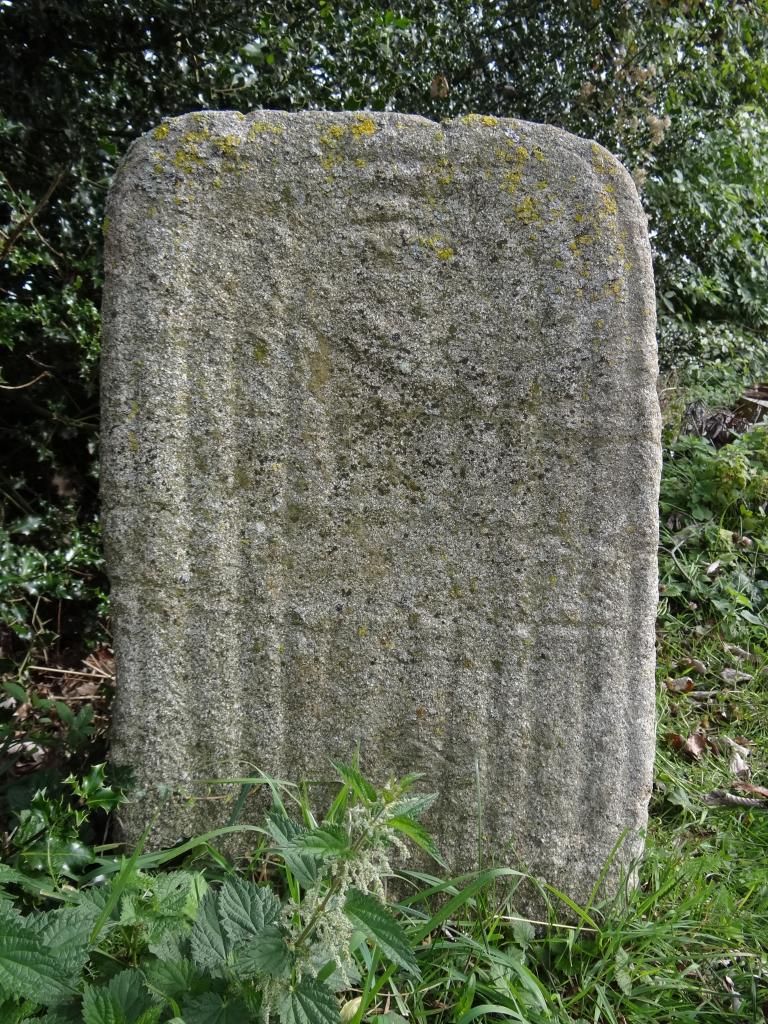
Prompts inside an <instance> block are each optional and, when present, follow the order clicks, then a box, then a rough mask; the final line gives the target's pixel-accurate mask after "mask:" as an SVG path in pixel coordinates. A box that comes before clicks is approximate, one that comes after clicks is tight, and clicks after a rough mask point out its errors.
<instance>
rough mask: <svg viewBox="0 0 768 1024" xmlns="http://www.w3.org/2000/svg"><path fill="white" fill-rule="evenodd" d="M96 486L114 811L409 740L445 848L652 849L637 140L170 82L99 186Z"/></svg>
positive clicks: (544, 856) (513, 857)
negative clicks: (100, 371) (631, 155)
mask: <svg viewBox="0 0 768 1024" xmlns="http://www.w3.org/2000/svg"><path fill="white" fill-rule="evenodd" d="M105 232H106V233H107V252H106V270H107V283H106V297H105V302H104V341H105V353H104V376H103V396H104V426H103V473H104V483H103V498H104V531H105V536H106V545H107V548H106V550H107V560H108V568H109V573H110V576H111V580H112V590H113V602H114V603H113V608H114V625H115V648H116V656H117V666H118V668H117V672H118V699H117V706H116V711H115V723H114V733H113V751H114V759H115V761H116V762H118V763H128V764H130V765H132V766H133V767H134V769H135V772H136V775H137V777H138V782H139V787H140V788H139V791H138V795H137V797H136V799H135V801H134V803H133V804H132V805H130V806H129V808H128V811H127V813H126V814H125V816H124V827H125V831H126V833H127V835H128V837H129V838H135V837H136V836H137V835H138V834H140V833H141V831H142V830H143V828H144V826H145V824H146V822H147V821H149V820H150V818H151V815H152V813H153V811H154V809H155V808H156V807H159V806H161V805H162V807H163V810H162V813H161V814H160V817H159V819H158V821H157V823H156V825H155V828H154V833H153V836H152V838H153V841H154V842H155V843H161V842H162V843H171V842H173V841H174V840H176V839H178V838H179V837H180V836H184V835H189V834H191V833H193V832H194V831H196V830H202V829H205V828H208V827H211V826H212V825H215V824H217V823H222V822H223V821H224V820H226V817H227V815H228V813H229V811H230V808H229V807H226V806H222V805H221V803H217V802H216V801H202V802H196V803H192V804H190V803H189V802H188V801H187V802H185V801H184V800H183V799H178V798H177V799H175V800H172V801H171V802H170V803H168V802H166V803H163V802H162V794H161V790H162V789H163V788H166V789H167V787H172V788H173V789H174V790H176V791H179V792H181V793H182V794H189V793H199V792H201V791H202V790H203V789H204V788H205V787H204V786H201V784H200V781H199V780H204V779H206V778H211V777H222V776H242V775H249V774H253V771H254V768H256V767H258V768H260V769H263V770H265V771H267V772H268V773H270V774H272V775H276V776H278V777H282V778H286V779H292V780H300V779H302V778H303V779H309V780H313V781H317V782H328V781H330V779H331V778H332V777H333V773H332V770H331V769H330V766H329V758H339V759H349V758H350V756H351V755H352V753H353V751H354V750H355V748H356V746H357V745H359V747H360V750H361V757H362V764H363V767H364V768H365V770H367V772H368V773H369V774H370V775H371V776H372V777H373V778H374V779H375V780H377V781H378V782H384V781H385V780H386V779H387V777H389V776H390V775H392V774H400V773H404V772H406V771H414V770H415V771H422V772H424V773H425V775H426V780H425V783H424V785H425V787H427V788H432V789H435V790H438V791H439V793H440V799H439V801H438V803H437V805H436V809H435V811H434V813H433V816H432V819H431V822H430V824H431V826H432V828H433V830H434V831H435V832H436V834H437V838H438V843H439V846H440V847H441V848H442V850H443V851H444V853H445V855H446V856H447V859H448V861H449V862H450V863H451V865H452V866H453V867H455V868H457V869H459V868H466V867H471V866H472V865H473V863H475V861H476V858H477V853H478V844H479V845H480V846H481V847H482V851H483V854H482V855H483V858H484V859H485V860H486V861H497V862H498V861H501V862H504V863H508V864H517V865H525V866H528V867H529V868H530V869H531V870H532V871H533V872H535V873H536V874H537V875H539V876H542V877H544V878H546V879H547V880H548V881H549V882H551V883H552V884H553V885H555V886H557V887H558V888H560V889H563V890H565V891H566V892H568V893H570V894H571V896H573V897H574V898H575V899H577V900H581V901H583V900H585V899H586V898H587V897H588V895H589V893H590V891H591V889H592V887H593V885H594V883H595V880H596V879H597V878H598V876H599V873H600V870H601V868H602V866H603V864H604V862H605V861H606V858H608V856H609V854H610V853H611V850H612V848H613V847H614V844H616V843H617V842H621V837H622V836H624V837H625V838H624V841H623V845H622V846H621V850H620V852H619V854H618V856H617V857H616V858H615V861H614V867H613V869H612V871H611V872H609V881H608V885H607V889H608V890H610V889H611V888H612V887H614V888H615V883H616V879H617V874H618V869H619V868H620V867H621V866H626V865H627V864H628V863H629V861H630V860H631V858H633V857H634V856H636V855H637V854H638V853H639V851H640V850H641V848H642V839H641V836H640V830H642V828H643V826H644V825H645V822H646V808H647V801H648V796H649V793H650V786H651V765H652V758H653V749H654V699H653V669H654V632H653V625H654V614H655V607H656V543H657V514H656V498H657V485H658V476H659V461H660V446H659V414H658V409H657V402H656V393H655V379H656V356H655V342H654V293H653V281H652V273H651V262H650V253H649V246H648V240H647V233H646V224H645V217H644V215H643V212H642V209H641V206H640V203H639V202H638V198H637V195H636V193H635V190H634V187H633V184H632V181H631V179H630V178H629V176H628V175H627V173H626V172H625V170H624V169H623V168H622V167H621V165H620V164H619V163H617V161H616V160H615V159H614V158H613V157H612V156H610V154H608V153H607V152H606V151H605V150H603V149H601V148H600V147H599V146H597V145H595V144H594V143H591V142H588V141H584V140H582V139H578V138H575V137H573V136H572V135H568V134H566V133H565V132H563V131H560V130H558V129H555V128H551V127H547V126H544V125H536V124H527V123H524V122H520V121H514V120H497V119H496V118H493V117H482V116H478V115H471V116H469V117H463V118H460V119H459V120H457V121H453V122H451V123H449V124H435V123H432V122H430V121H427V120H424V119H422V118H419V117H411V116H402V115H398V114H378V113H377V114H372V113H358V114H354V113H344V114H331V113H322V112H312V113H299V114H285V113H278V112H273V111H259V112H257V113H254V114H250V115H248V116H243V115H242V114H234V113H224V114H220V113H216V114H213V113H205V114H191V115H186V116H184V117H179V118H176V119H174V120H171V121H168V122H165V123H163V124H162V125H161V126H160V127H159V128H157V129H155V131H153V132H151V133H150V134H148V135H145V136H144V137H143V138H141V139H139V140H138V141H137V142H136V143H135V144H134V146H133V147H132V148H131V150H130V152H129V154H128V156H127V158H126V159H125V161H124V163H123V165H122V168H121V170H120V172H119V174H118V176H117V180H116V182H115V185H114V186H113V189H112V193H111V198H110V202H109V210H108V218H107V221H106V222H105Z"/></svg>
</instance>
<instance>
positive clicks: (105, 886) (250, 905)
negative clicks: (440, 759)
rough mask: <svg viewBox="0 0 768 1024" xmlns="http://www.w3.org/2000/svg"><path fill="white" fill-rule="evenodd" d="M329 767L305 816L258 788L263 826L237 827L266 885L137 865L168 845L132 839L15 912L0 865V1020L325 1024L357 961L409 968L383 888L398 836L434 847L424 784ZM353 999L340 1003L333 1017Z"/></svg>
mask: <svg viewBox="0 0 768 1024" xmlns="http://www.w3.org/2000/svg"><path fill="white" fill-rule="evenodd" d="M335 767H336V770H337V771H338V773H339V774H340V776H341V779H342V787H341V790H340V792H339V794H338V795H337V797H336V799H335V800H334V802H333V804H332V806H331V808H330V810H329V812H328V815H327V816H326V818H325V820H323V821H322V822H321V823H319V824H318V823H317V822H315V820H314V819H312V818H311V816H310V820H309V822H308V823H307V822H304V823H301V824H300V823H298V822H296V821H294V820H292V818H291V817H290V816H289V815H288V813H287V811H286V808H285V804H284V803H283V802H282V800H281V798H280V796H279V791H278V789H277V787H274V786H273V795H274V804H273V808H272V810H271V811H270V812H269V814H268V815H267V820H266V826H265V828H264V829H254V826H237V827H239V828H246V829H249V828H250V829H252V830H255V831H257V832H261V833H263V834H264V835H265V836H266V841H267V844H268V848H267V850H266V860H265V861H263V862H262V867H266V869H267V870H266V871H263V872H262V874H268V875H272V876H274V878H275V884H274V885H272V884H267V883H264V884H257V883H256V882H254V881H252V880H250V879H249V878H247V877H243V876H242V875H238V874H236V873H235V872H234V871H233V870H229V871H228V872H227V874H226V876H225V877H224V880H223V882H222V883H221V884H210V885H209V883H208V882H207V881H206V878H205V876H204V875H203V873H202V872H199V871H194V870H173V871H165V872H162V873H152V872H150V871H146V870H143V866H145V865H147V864H153V863H155V864H157V863H159V862H162V861H167V860H169V859H170V857H172V856H176V857H177V859H178V853H179V852H183V851H168V852H166V853H165V854H163V855H160V857H158V856H157V855H151V854H147V855H145V856H143V857H142V856H141V855H140V847H139V849H137V851H136V852H135V853H134V854H133V855H132V856H131V857H130V858H128V859H126V860H124V861H123V863H122V866H121V867H120V870H119V871H117V872H116V873H115V874H114V876H113V877H112V878H111V879H109V878H107V879H106V880H105V878H104V874H103V873H102V874H101V875H96V876H95V877H94V879H93V882H94V884H92V885H90V886H87V885H86V886H83V887H82V888H81V889H80V890H74V889H72V888H71V886H69V885H68V884H64V885H61V886H59V887H58V889H56V890H55V891H54V892H50V891H49V892H46V893H45V895H46V896H47V897H49V898H50V897H52V896H53V897H54V898H55V899H57V900H58V901H59V902H60V905H59V906H58V907H57V908H56V909H52V910H44V911H41V910H36V911H32V912H31V913H27V914H22V913H21V912H20V911H19V909H18V907H17V906H16V904H15V903H14V900H13V898H12V896H11V894H10V893H11V891H12V888H13V887H14V886H21V887H22V888H24V889H25V890H26V891H27V893H29V891H30V884H31V879H30V878H29V877H26V876H24V875H22V874H21V873H20V872H19V871H17V870H16V869H13V868H10V867H7V866H3V865H0V1020H2V1021H3V1022H6V1021H7V1022H9V1024H22V1022H23V1021H27V1020H29V1021H32V1020H44V1021H45V1022H47V1024H70V1022H75V1021H77V1022H83V1024H156V1022H161V1021H167V1022H169V1024H171V1022H172V1024H182V1022H183V1024H214V1022H215V1024H245V1022H249V1021H256V1020H261V1021H269V1020H277V1021H279V1022H280V1024H338V1022H339V1020H340V1019H341V1015H340V1003H339V999H338V996H337V994H336V993H337V992H341V991H344V990H349V989H350V988H351V987H352V986H354V985H355V984H357V983H358V982H359V980H360V977H359V974H358V968H357V963H358V960H359V959H360V958H362V962H365V963H367V966H368V968H369V969H370V968H371V967H372V966H375V965H377V964H382V965H384V964H386V963H387V962H388V965H389V966H388V970H387V969H385V974H391V973H393V972H394V971H395V970H397V969H402V970H404V971H405V972H408V973H410V974H411V975H413V976H415V977H417V976H418V974H419V970H418V966H417V961H416V957H415V954H414V946H415V943H416V942H418V940H419V939H420V938H421V936H420V935H416V936H415V937H411V938H409V936H408V934H407V932H406V930H405V928H404V927H403V926H402V925H401V924H400V922H399V921H398V919H397V917H396V916H395V914H394V913H393V911H392V910H391V909H390V907H388V906H387V904H386V894H385V889H384V885H385V879H386V877H387V876H388V875H390V874H391V871H392V869H391V866H390V861H389V858H390V857H391V856H392V855H393V853H395V854H397V855H398V856H399V857H403V856H406V855H407V849H406V847H405V845H404V842H403V839H404V838H409V839H411V840H412V841H414V842H416V843H417V844H418V845H419V846H421V847H422V848H423V849H425V850H426V851H427V852H429V853H430V854H435V853H436V851H435V850H434V847H433V845H432V841H431V839H430V837H429V835H428V833H427V832H426V831H425V830H424V828H423V826H422V825H421V824H420V823H419V821H418V819H419V817H420V815H421V814H422V813H423V812H424V811H425V810H426V809H427V808H428V807H429V806H430V804H431V803H432V802H433V800H434V796H430V795H418V794H414V793H412V792H411V789H412V786H413V784H414V782H415V780H416V778H417V776H407V777H406V778H404V779H401V780H399V781H397V782H392V783H390V784H389V785H387V786H386V787H385V788H384V789H383V790H381V791H377V790H376V789H375V788H374V787H373V786H372V785H371V783H370V782H368V781H367V780H366V779H365V778H364V777H363V776H362V775H361V774H360V772H359V771H358V770H357V769H356V768H355V767H350V766H342V765H336V766H335ZM304 810H305V814H306V813H307V812H306V807H305V808H304ZM220 831H224V832H227V831H232V829H231V828H230V829H224V830H220ZM202 838H206V837H202ZM194 845H195V844H194V841H193V842H192V843H190V844H187V845H186V847H185V848H184V849H189V848H193V847H194ZM109 863H113V862H107V861H105V864H104V867H105V871H106V870H109V867H108V864H109ZM223 863H226V862H223ZM9 886H10V887H11V890H9V889H8V887H9ZM369 944H371V945H372V946H373V950H372V951H371V950H370V949H369V948H368V946H369ZM365 991H366V992H367V993H368V994H369V995H373V992H372V990H371V988H370V986H367V987H366V989H365ZM365 1009H366V1006H365V1000H364V999H362V998H358V999H355V1000H351V1001H348V1002H347V1003H346V1005H345V1007H344V1019H345V1020H352V1019H353V1018H355V1017H356V1018H357V1019H359V1018H360V1017H361V1016H362V1014H363V1012H364V1011H365Z"/></svg>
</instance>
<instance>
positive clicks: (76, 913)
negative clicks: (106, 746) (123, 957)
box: [35, 905, 98, 981]
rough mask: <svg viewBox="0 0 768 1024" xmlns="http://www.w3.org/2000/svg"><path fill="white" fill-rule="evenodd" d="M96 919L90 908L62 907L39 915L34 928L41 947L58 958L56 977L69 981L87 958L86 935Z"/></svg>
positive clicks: (85, 906) (75, 975)
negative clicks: (65, 977)
mask: <svg viewBox="0 0 768 1024" xmlns="http://www.w3.org/2000/svg"><path fill="white" fill-rule="evenodd" d="M97 917H98V911H97V910H96V909H95V908H94V907H89V906H87V905H80V906H74V907H62V908H61V909H59V910H54V911H50V912H49V913H47V914H43V915H41V917H40V920H39V921H38V922H37V923H36V925H35V929H36V931H37V934H38V935H39V937H40V943H41V945H42V946H43V948H44V949H45V950H47V951H48V952H49V953H51V954H53V955H54V956H56V957H57V958H58V960H59V970H60V974H61V975H63V976H67V977H69V978H71V979H73V981H74V979H76V978H77V976H78V975H79V973H80V971H82V969H83V967H84V966H85V963H86V961H87V959H88V936H89V935H90V932H91V928H92V927H93V922H94V921H95V920H96V918H97Z"/></svg>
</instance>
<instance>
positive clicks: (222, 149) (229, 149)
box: [212, 135, 243, 159]
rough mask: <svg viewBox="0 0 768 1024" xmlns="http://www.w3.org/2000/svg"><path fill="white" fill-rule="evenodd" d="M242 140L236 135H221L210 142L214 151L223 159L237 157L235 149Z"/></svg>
mask: <svg viewBox="0 0 768 1024" xmlns="http://www.w3.org/2000/svg"><path fill="white" fill-rule="evenodd" d="M242 141H243V140H242V139H241V138H240V137H239V136H238V135H222V136H219V137H218V138H214V139H213V140H212V142H213V146H214V149H216V150H218V151H219V153H221V155H222V156H224V157H229V158H230V159H232V158H234V157H235V156H236V155H237V147H238V146H239V145H240V143H241V142H242Z"/></svg>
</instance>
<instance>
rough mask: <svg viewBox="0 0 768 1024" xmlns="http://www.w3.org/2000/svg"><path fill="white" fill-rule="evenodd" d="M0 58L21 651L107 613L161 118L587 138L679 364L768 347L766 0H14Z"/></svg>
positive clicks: (6, 608)
mask: <svg viewBox="0 0 768 1024" xmlns="http://www.w3.org/2000/svg"><path fill="white" fill-rule="evenodd" d="M0 40H2V43H1V44H0V46H1V47H2V52H1V53H0V56H1V57H2V65H3V69H4V74H3V76H2V78H0V143H2V150H3V166H2V174H1V175H0V295H2V306H0V387H2V388H3V391H2V397H3V412H2V420H1V421H0V443H2V450H3V460H2V468H1V469H0V491H1V492H2V503H3V507H4V510H5V511H4V516H3V519H2V520H0V529H1V530H2V536H0V544H2V545H3V547H2V551H3V554H2V563H1V564H0V602H2V607H3V615H4V618H6V617H7V619H8V623H9V626H10V629H11V630H12V631H13V632H15V633H16V634H17V636H18V637H19V638H21V639H23V640H24V641H26V642H29V638H30V637H31V636H33V635H35V634H37V633H42V634H44V636H45V635H47V632H46V631H47V630H48V629H49V628H52V627H51V624H52V623H53V622H54V621H56V622H57V627H56V628H57V629H58V632H59V634H60V635H61V632H62V631H63V632H64V634H65V639H67V640H69V641H72V640H73V639H74V638H75V637H80V636H82V632H83V624H82V621H83V620H82V613H83V612H85V611H87V610H92V609H94V608H96V607H98V605H99V602H100V601H101V600H102V591H103V588H104V583H103V580H102V579H101V578H100V576H99V564H98V560H97V559H96V558H95V557H94V556H93V554H92V552H93V551H94V548H93V547H92V543H91V539H90V538H91V537H92V529H93V520H94V515H95V511H96V503H97V475H98V473H97V443H98V384H97V366H98V352H99V316H98V307H99V301H100V296H99V292H100V283H101V279H100V273H101V271H100V223H101V219H102V210H103V205H104V199H105V194H106V190H107V187H108V184H109V180H110V177H111V175H112V173H113V172H114V170H115V167H116V164H117V162H118V160H119V159H120V157H121V155H122V154H123V153H124V152H125V150H126V148H127V146H128V145H129V144H130V141H131V140H132V139H133V138H135V137H136V136H137V135H138V134H140V133H141V132H143V131H145V130H146V129H148V128H149V127H151V126H152V125H153V124H156V123H157V122H159V121H160V119H161V118H162V117H164V116H169V115H174V114H177V113H181V112H183V111H187V110H195V109H202V108H212V109H221V108H235V109H238V110H248V109H252V108H254V107H259V106H264V107H270V108H284V109H289V110H291V109H300V108H305V107H324V108H330V109H338V108H344V109H359V108H363V107H371V108H373V109H398V110H401V111H403V112H410V113H419V114H423V115H426V116H428V117H433V118H441V117H450V116H455V115H458V114H462V113H466V112H467V111H471V110H478V111H481V112H487V113H493V114H495V115H501V116H514V117H521V118H527V119H530V120H537V121H548V122H552V123H554V124H559V125H562V126H564V127H566V128H568V129H570V130H572V131H575V132H578V133H581V134H584V135H588V136H592V137H594V138H596V139H597V140H598V141H600V142H601V143H603V144H604V145H606V146H607V147H608V148H609V149H611V150H613V151H615V152H616V153H617V154H618V155H619V156H620V157H621V158H622V159H623V160H625V162H626V163H627V165H628V166H629V168H630V169H631V170H632V171H633V173H634V175H635V178H636V181H637V182H638V185H640V186H641V188H642V191H643V196H644V199H645V202H646V204H647V208H648V212H649V216H650V222H651V228H652V234H653V241H654V247H655V256H656V270H657V279H658V291H659V300H660V311H661V313H662V321H661V323H660V339H661V341H662V354H663V356H664V358H665V360H666V362H667V363H668V364H669V363H670V362H671V361H673V360H674V361H679V359H680V358H681V357H682V356H683V355H684V354H688V355H690V354H693V355H694V356H696V354H697V353H700V352H706V351H707V349H708V347H709V349H711V348H712V344H711V338H712V335H713V332H714V333H715V334H716V346H717V351H718V352H719V354H720V356H721V358H722V357H723V356H724V357H730V356H732V355H734V354H736V355H739V354H740V355H741V356H742V357H743V356H744V355H745V354H746V356H747V357H748V356H749V355H750V354H751V353H753V352H754V351H755V349H756V348H760V347H762V331H763V330H764V328H765V326H766V320H767V319H768V285H767V284H766V281H768V274H766V269H768V268H767V267H766V254H767V253H766V240H765V234H764V231H763V228H762V225H763V223H764V222H765V218H766V190H767V188H768V163H767V161H768V157H766V152H768V149H766V146H765V141H766V132H767V130H768V128H767V125H766V112H765V100H764V97H765V94H766V86H768V58H767V56H766V54H767V51H766V41H767V40H768V4H766V0H741V2H735V0H559V2H553V3H550V4H541V3H531V2H529V3H519V4H514V5H510V4H506V3H486V4H472V3H467V2H465V0H448V2H445V3H443V2H438V0H420V2H419V0H411V2H402V3H394V4H392V5H389V6H388V5H385V4H382V3H373V2H370V0H368V2H360V0H357V2H352V0H342V2H340V3H335V4H330V3H325V2H321V3H296V2H290V3H285V2H277V0H265V2H261V3H258V4H243V3H239V2H236V0H208V2H199V3H198V2H195V3H189V2H186V0H152V2H148V0H136V2H133V3H117V2H115V0H76V2H75V0H69V2H67V0H4V2H3V3H2V4H0ZM724 326H725V328H726V330H724V329H723V328H724ZM72 552H74V554H70V553H72ZM89 552H91V553H90V554H89ZM62 600H66V601H67V609H68V612H67V614H64V615H63V616H62V615H61V613H60V604H59V602H60V601H62ZM78 602H79V604H78ZM67 633H69V636H66V634H67ZM5 648H6V650H15V651H18V645H16V646H15V647H14V645H13V644H11V643H10V640H9V637H8V636H7V635H6V637H5Z"/></svg>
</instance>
